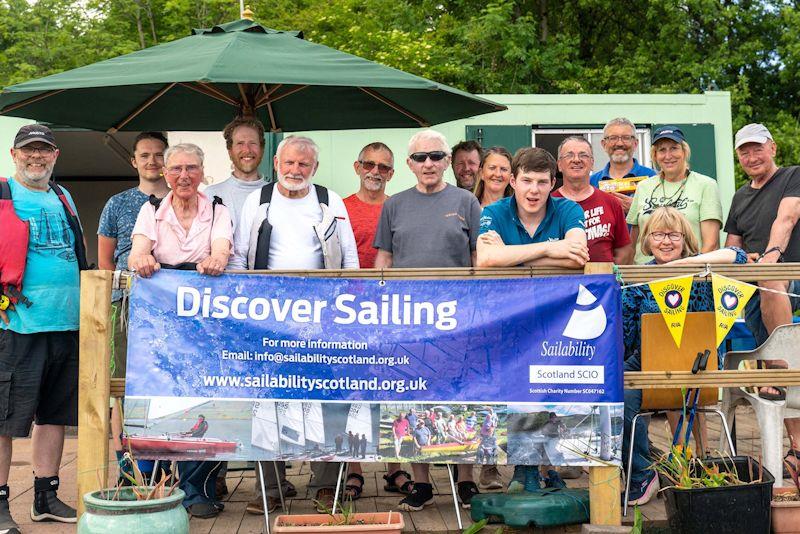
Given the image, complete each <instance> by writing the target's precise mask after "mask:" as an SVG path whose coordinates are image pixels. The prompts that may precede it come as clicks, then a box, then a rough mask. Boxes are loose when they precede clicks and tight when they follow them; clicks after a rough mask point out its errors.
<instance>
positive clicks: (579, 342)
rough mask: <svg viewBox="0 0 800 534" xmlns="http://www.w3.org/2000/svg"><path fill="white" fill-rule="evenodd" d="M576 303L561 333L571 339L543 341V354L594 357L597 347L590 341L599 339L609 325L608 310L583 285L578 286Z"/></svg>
mask: <svg viewBox="0 0 800 534" xmlns="http://www.w3.org/2000/svg"><path fill="white" fill-rule="evenodd" d="M575 304H576V305H577V308H576V309H575V310H573V311H572V315H571V316H570V318H569V321H568V322H567V326H566V327H565V328H564V331H563V332H562V334H561V335H562V336H564V337H566V338H570V341H561V340H559V341H555V342H553V341H542V352H541V355H542V356H568V357H569V356H574V357H579V358H586V359H589V360H591V359H592V358H594V355H595V351H596V350H597V347H596V346H595V345H594V343H589V342H588V341H590V340H593V339H597V338H598V337H600V336H601V335H602V334H603V332H605V330H606V326H607V325H608V319H607V318H606V311H605V309H604V308H603V305H602V304H597V297H595V296H594V295H592V293H591V292H590V291H589V290H588V289H586V288H585V287H584V286H583V285H579V286H578V296H577V298H576V299H575ZM595 304H597V305H595ZM572 340H575V341H572Z"/></svg>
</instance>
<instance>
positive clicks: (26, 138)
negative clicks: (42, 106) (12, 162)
mask: <svg viewBox="0 0 800 534" xmlns="http://www.w3.org/2000/svg"><path fill="white" fill-rule="evenodd" d="M35 141H40V142H42V143H47V144H48V145H50V146H52V147H53V148H58V145H56V138H55V137H54V136H53V132H52V131H50V128H48V127H47V126H44V125H42V124H27V125H25V126H23V127H22V128H20V129H19V131H18V132H17V135H16V137H14V148H19V147H23V146H25V145H28V144H30V143H33V142H35Z"/></svg>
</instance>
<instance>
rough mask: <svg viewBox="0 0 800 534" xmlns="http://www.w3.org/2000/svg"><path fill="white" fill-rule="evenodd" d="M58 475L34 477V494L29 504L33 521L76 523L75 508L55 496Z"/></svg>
mask: <svg viewBox="0 0 800 534" xmlns="http://www.w3.org/2000/svg"><path fill="white" fill-rule="evenodd" d="M58 484H59V480H58V477H43V478H38V477H37V478H36V479H35V480H34V482H33V488H34V495H33V504H31V519H32V520H34V521H58V522H60V523H77V522H78V514H77V512H76V511H75V508H72V507H71V506H67V505H66V504H64V503H63V502H62V501H61V499H59V498H58V497H57V496H56V492H57V491H58Z"/></svg>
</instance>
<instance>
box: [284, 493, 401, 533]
mask: <svg viewBox="0 0 800 534" xmlns="http://www.w3.org/2000/svg"><path fill="white" fill-rule="evenodd" d="M316 504H317V507H319V508H321V509H324V510H326V512H327V513H326V514H324V515H322V514H297V515H279V516H278V517H276V518H275V525H274V526H273V527H272V532H275V533H280V532H286V533H293V534H303V533H306V532H336V533H339V534H349V533H356V534H357V533H360V532H370V533H375V534H397V533H399V532H402V530H403V528H404V527H405V523H404V521H403V516H402V514H400V513H399V512H369V513H356V512H355V510H354V507H353V503H352V501H349V502H348V503H346V504H343V505H342V512H341V513H339V514H334V513H333V512H332V511H331V510H330V509H329V508H328V507H327V506H325V505H324V504H321V503H319V502H317V503H316Z"/></svg>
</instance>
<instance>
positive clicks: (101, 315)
mask: <svg viewBox="0 0 800 534" xmlns="http://www.w3.org/2000/svg"><path fill="white" fill-rule="evenodd" d="M112 277H113V273H112V272H111V271H84V272H82V273H81V322H80V371H79V375H78V514H82V513H83V511H84V510H83V496H84V494H86V493H88V492H90V491H96V490H98V489H101V488H102V487H105V486H106V484H107V483H108V432H109V411H108V407H109V398H110V393H109V386H110V380H111V377H110V368H109V359H110V356H111V336H112V332H113V325H112V324H111V282H112Z"/></svg>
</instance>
